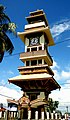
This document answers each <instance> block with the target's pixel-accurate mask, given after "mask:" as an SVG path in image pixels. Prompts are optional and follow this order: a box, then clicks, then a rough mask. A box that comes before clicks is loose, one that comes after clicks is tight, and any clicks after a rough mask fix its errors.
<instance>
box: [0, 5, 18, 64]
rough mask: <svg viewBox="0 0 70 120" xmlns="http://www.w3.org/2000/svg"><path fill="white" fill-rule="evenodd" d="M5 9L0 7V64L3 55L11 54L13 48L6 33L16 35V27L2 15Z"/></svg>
mask: <svg viewBox="0 0 70 120" xmlns="http://www.w3.org/2000/svg"><path fill="white" fill-rule="evenodd" d="M4 9H5V7H4V6H3V5H0V62H2V60H3V57H4V53H5V52H8V53H9V54H11V53H12V52H13V49H14V46H13V44H12V42H11V40H10V38H9V37H8V35H7V32H13V33H14V34H16V32H15V29H16V25H15V24H14V23H12V22H11V20H10V18H9V17H8V16H7V15H6V14H5V13H4Z"/></svg>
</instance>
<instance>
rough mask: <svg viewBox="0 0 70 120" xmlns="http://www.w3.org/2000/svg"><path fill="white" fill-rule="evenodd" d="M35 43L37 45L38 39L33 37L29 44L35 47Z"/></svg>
mask: <svg viewBox="0 0 70 120" xmlns="http://www.w3.org/2000/svg"><path fill="white" fill-rule="evenodd" d="M37 43H38V38H36V37H34V38H32V39H31V42H30V44H31V45H36V44H37Z"/></svg>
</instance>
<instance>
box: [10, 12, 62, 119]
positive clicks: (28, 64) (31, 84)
mask: <svg viewBox="0 0 70 120" xmlns="http://www.w3.org/2000/svg"><path fill="white" fill-rule="evenodd" d="M26 19H27V21H28V24H27V25H25V29H24V30H25V31H24V32H18V36H19V37H20V39H21V40H22V41H23V42H24V44H25V52H23V53H21V54H20V60H21V61H22V62H23V63H24V66H21V67H18V70H19V73H20V75H19V76H16V77H13V78H10V79H9V82H10V83H13V84H15V85H17V86H19V87H20V88H21V89H22V90H23V91H24V92H25V93H26V95H27V96H28V97H29V100H30V108H31V110H32V112H33V115H32V119H34V112H35V109H37V110H38V111H39V118H40V117H41V116H40V111H41V110H42V109H43V110H45V106H46V105H47V101H48V95H49V93H50V92H51V91H52V90H56V89H58V88H59V89H60V85H59V84H58V83H57V82H56V80H55V79H54V72H53V71H52V69H51V68H50V66H52V65H53V60H52V57H51V55H50V54H49V51H48V47H50V46H53V45H54V40H53V38H52V35H51V32H50V28H49V25H48V21H47V19H46V15H45V13H44V12H43V10H37V11H34V12H30V16H28V17H26ZM27 107H28V105H27V104H23V105H22V108H23V109H25V108H27ZM23 116H24V115H23Z"/></svg>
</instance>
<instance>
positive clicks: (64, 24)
mask: <svg viewBox="0 0 70 120" xmlns="http://www.w3.org/2000/svg"><path fill="white" fill-rule="evenodd" d="M67 30H70V20H63V21H60V22H58V23H57V24H54V25H53V26H52V28H51V33H52V35H53V37H57V36H59V35H60V34H61V33H63V32H64V31H67Z"/></svg>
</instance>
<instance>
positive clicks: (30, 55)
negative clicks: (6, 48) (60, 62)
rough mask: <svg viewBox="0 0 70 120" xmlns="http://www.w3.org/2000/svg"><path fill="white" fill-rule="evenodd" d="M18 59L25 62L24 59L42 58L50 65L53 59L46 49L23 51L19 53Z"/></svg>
mask: <svg viewBox="0 0 70 120" xmlns="http://www.w3.org/2000/svg"><path fill="white" fill-rule="evenodd" d="M20 59H21V60H22V61H23V62H25V61H26V60H37V59H44V60H45V62H46V63H47V64H48V65H49V66H51V65H52V63H53V60H52V58H51V56H50V55H49V53H48V52H47V51H46V50H39V51H32V52H24V53H21V54H20Z"/></svg>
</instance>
